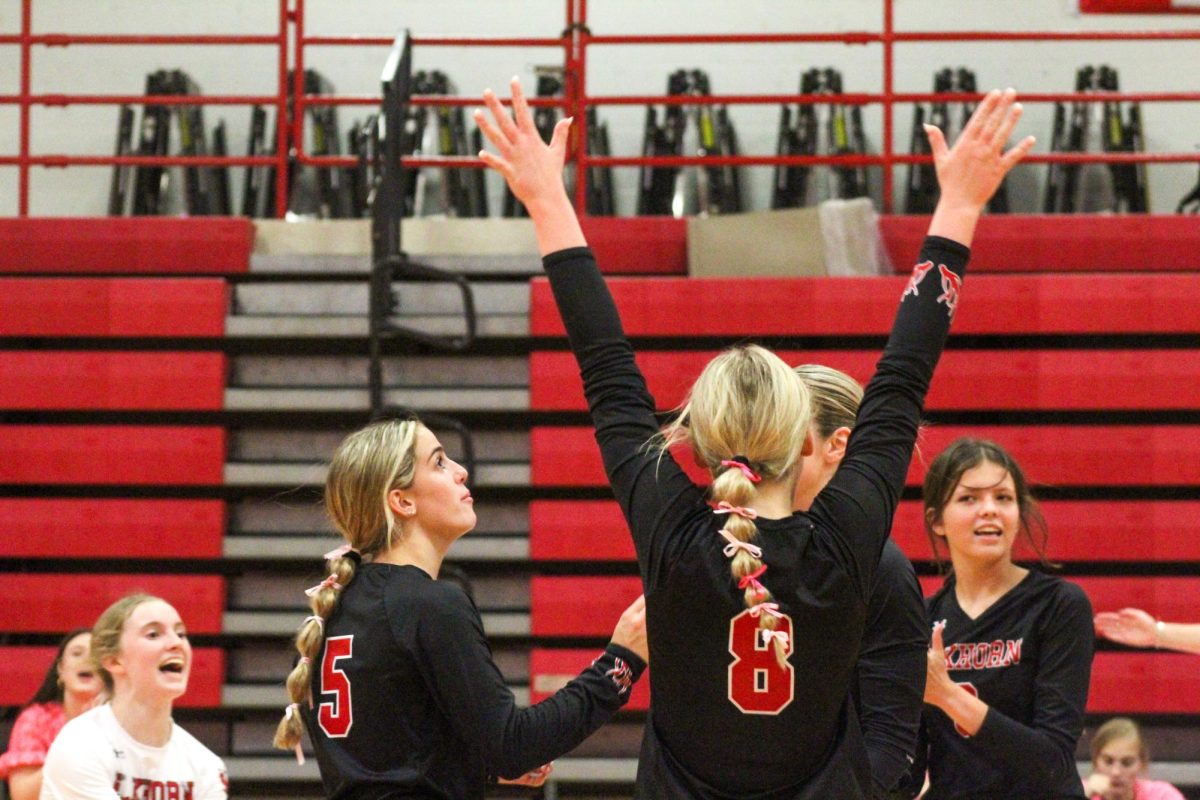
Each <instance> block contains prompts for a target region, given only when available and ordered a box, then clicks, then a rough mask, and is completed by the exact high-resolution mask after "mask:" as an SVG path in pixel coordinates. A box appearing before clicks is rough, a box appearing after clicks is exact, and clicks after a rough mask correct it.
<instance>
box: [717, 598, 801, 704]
mask: <svg viewBox="0 0 1200 800" xmlns="http://www.w3.org/2000/svg"><path fill="white" fill-rule="evenodd" d="M775 623H776V624H775V630H777V631H782V632H783V633H786V634H787V635H788V640H787V641H788V644H787V648H786V649H787V653H788V655H791V653H792V641H793V638H792V618H791V617H789V616H786V615H784V616H782V617H779V618H778V619H776V620H775ZM729 652H730V653H731V654H732V655H733V663H731V664H730V665H729V702H731V703H733V704H734V705H735V706H737V707H738V710H739V711H741V712H742V713H743V714H778V713H779V712H780V711H783V710H784V709H785V708H787V707H788V705H789V704H790V703H791V702H792V699H793V698H794V697H795V694H796V687H795V678H796V671H795V670H794V669H793V668H792V665H791V664H787V665H786V666H783V667H781V666H779V661H777V660H776V658H775V646H774V644H773V643H769V642H768V643H766V644H764V643H763V637H762V633H760V632H759V627H758V620H757V619H755V618H754V617H752V616H750V609H746V610H745V611H743V612H742V613H740V614H738V615H737V616H736V617H734V618H733V620H732V621H730V623H729Z"/></svg>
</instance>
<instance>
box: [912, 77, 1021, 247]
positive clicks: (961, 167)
mask: <svg viewBox="0 0 1200 800" xmlns="http://www.w3.org/2000/svg"><path fill="white" fill-rule="evenodd" d="M1020 118H1021V104H1020V103H1018V102H1017V93H1016V91H1015V90H1013V89H1006V90H1005V91H1004V92H1000V91H999V90H992V91H990V92H988V93H987V96H986V97H984V99H983V102H981V103H980V104H979V105H978V106H977V107H976V109H975V113H973V114H972V115H971V119H970V120H968V121H967V124H966V125H965V126H964V127H963V129H962V133H960V134H959V136H958V140H957V141H956V142H955V143H954V146H953V147H947V146H946V137H945V136H944V135H943V134H942V131H941V130H939V129H938V128H937V127H935V126H933V125H926V126H925V134H926V136H928V137H929V146H930V149H931V150H932V151H933V164H934V168H935V170H936V171H937V179H938V187H939V188H940V190H941V194H940V196H939V197H938V205H937V208H936V209H935V210H934V219H933V223H932V225H931V226H930V230H929V232H930V233H931V234H933V235H938V236H945V237H946V238H949V239H954V240H955V241H957V242H960V243H961V244H964V245H968V246H969V245H970V243H971V238H972V236H973V235H974V232H975V221H976V220H977V219H978V217H979V215H980V214H981V213H982V212H983V208H984V206H986V205H987V202H988V200H989V199H991V197H992V195H993V194H995V193H996V189H998V188H999V187H1000V182H1001V181H1002V180H1004V176H1005V175H1006V174H1008V171H1009V170H1010V169H1012V168H1013V167H1014V166H1015V165H1016V164H1017V162H1019V161H1020V160H1021V159H1022V158H1024V157H1025V155H1026V153H1028V152H1029V150H1030V148H1032V147H1033V144H1034V141H1035V140H1034V138H1033V137H1032V136H1026V137H1025V138H1024V139H1022V140H1021V141H1020V142H1018V143H1017V145H1016V146H1014V147H1012V148H1011V149H1009V150H1008V151H1007V152H1006V151H1005V149H1004V146H1005V144H1006V143H1007V142H1008V138H1009V136H1011V135H1012V132H1013V129H1014V128H1015V127H1016V125H1017V121H1018V120H1019V119H1020Z"/></svg>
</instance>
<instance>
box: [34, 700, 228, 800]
mask: <svg viewBox="0 0 1200 800" xmlns="http://www.w3.org/2000/svg"><path fill="white" fill-rule="evenodd" d="M227 796H228V781H227V779H226V777H225V764H224V763H223V762H222V761H221V759H220V758H218V757H217V756H216V755H215V754H214V753H213V752H212V751H211V750H209V749H208V748H207V747H205V746H204V745H202V744H200V742H199V741H197V740H196V738H195V737H194V736H192V735H191V734H190V733H188V732H187V731H185V730H184V729H183V728H181V727H179V726H178V725H175V724H174V723H171V738H170V739H169V740H168V741H167V743H166V745H164V746H163V747H148V746H147V745H144V744H141V743H139V742H137V741H134V739H133V737H131V736H130V735H129V734H128V733H126V732H125V729H124V728H122V727H121V725H120V723H119V722H117V718H116V716H115V715H114V714H113V711H112V706H110V705H108V704H105V705H102V706H100V707H99V708H94V709H92V710H91V711H88V712H85V713H83V714H80V715H79V716H78V717H76V718H75V719H73V720H71V721H70V722H68V723H67V724H66V725H65V726H63V729H62V731H61V732H60V733H59V734H58V737H57V738H56V739H55V740H54V743H53V744H52V745H50V752H49V753H48V754H47V755H46V764H45V766H44V767H43V769H42V793H41V795H40V796H39V800H84V799H85V798H87V800H226V798H227Z"/></svg>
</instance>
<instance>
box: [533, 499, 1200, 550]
mask: <svg viewBox="0 0 1200 800" xmlns="http://www.w3.org/2000/svg"><path fill="white" fill-rule="evenodd" d="M1041 505H1042V512H1043V513H1044V514H1045V517H1046V523H1047V525H1048V526H1049V530H1050V541H1049V549H1048V556H1049V557H1050V559H1051V560H1054V561H1063V562H1070V561H1116V562H1140V561H1146V562H1171V561H1174V562H1182V561H1200V501H1194V500H1049V501H1046V502H1043V503H1042V504H1041ZM922 519H923V516H922V510H921V503H920V501H917V500H906V501H903V502H901V503H900V508H899V510H898V511H897V513H896V518H895V521H894V522H893V525H892V536H893V538H895V540H896V543H897V544H899V545H900V547H901V549H902V550H904V552H905V553H906V554H907V555H908V557H909V558H911V559H913V560H914V561H926V560H930V559H932V558H933V554H932V553H931V552H930V549H929V540H928V538H927V537H926V534H925V528H924V523H923V522H922ZM1131 531H1136V535H1127V534H1128V533H1129V532H1131ZM529 551H530V556H531V557H532V558H533V560H534V561H581V562H584V561H633V560H634V558H635V556H634V550H633V540H632V539H631V538H630V535H629V530H628V528H627V527H626V525H625V518H624V517H623V516H622V515H621V509H620V508H619V507H618V506H617V504H616V503H615V502H613V501H611V500H535V501H534V502H532V503H530V504H529ZM1016 554H1017V557H1018V558H1026V559H1028V558H1033V557H1034V554H1033V552H1032V550H1030V549H1029V548H1028V547H1027V546H1026V545H1025V544H1024V540H1023V539H1018V540H1017V551H1016Z"/></svg>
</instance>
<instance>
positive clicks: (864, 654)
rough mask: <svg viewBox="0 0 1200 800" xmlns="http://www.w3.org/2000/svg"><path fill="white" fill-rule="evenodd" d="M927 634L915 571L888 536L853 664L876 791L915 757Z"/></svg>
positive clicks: (892, 782) (882, 791) (893, 781)
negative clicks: (859, 649) (858, 651)
mask: <svg viewBox="0 0 1200 800" xmlns="http://www.w3.org/2000/svg"><path fill="white" fill-rule="evenodd" d="M928 640H929V626H928V625H927V624H926V622H925V601H924V599H923V598H922V597H921V586H920V584H919V583H918V582H917V575H916V572H914V571H913V567H912V564H911V563H910V562H909V560H908V558H907V557H905V555H904V553H903V551H901V550H900V548H899V547H898V546H897V545H896V544H895V542H893V541H891V540H890V539H889V540H888V542H887V544H886V545H885V546H884V548H883V558H882V559H880V562H879V571H878V572H877V573H876V578H875V588H874V590H873V591H872V592H871V598H870V603H869V605H868V609H867V627H866V632H865V633H864V635H863V643H862V650H861V651H860V653H859V657H858V667H857V672H858V706H859V721H860V724H861V727H862V732H863V740H864V743H865V744H866V747H867V756H868V758H869V759H870V761H871V780H872V783H873V784H874V786H873V788H874V792H875V795H876V796H877V797H886V796H887V794H888V792H889V791H890V790H891V789H892V788H893V787H895V786H896V785H897V783H899V781H900V779H901V777H902V776H903V775H904V774H905V773H906V772H907V771H908V769H909V767H910V766H911V764H912V763H913V759H914V755H915V753H916V748H917V738H918V735H919V732H920V728H921V712H922V709H923V708H924V695H925V671H926V663H925V662H926V655H925V653H926V650H928V648H929V641H928Z"/></svg>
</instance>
